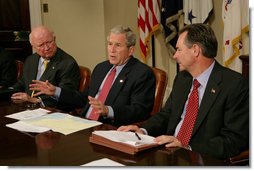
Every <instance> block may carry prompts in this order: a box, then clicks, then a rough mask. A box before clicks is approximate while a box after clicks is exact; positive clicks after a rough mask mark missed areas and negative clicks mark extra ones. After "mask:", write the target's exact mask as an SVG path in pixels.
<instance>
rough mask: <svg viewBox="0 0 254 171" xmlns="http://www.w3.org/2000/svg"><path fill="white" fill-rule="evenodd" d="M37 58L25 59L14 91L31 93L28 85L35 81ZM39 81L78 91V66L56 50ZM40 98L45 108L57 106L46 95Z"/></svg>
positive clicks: (65, 54)
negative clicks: (20, 76)
mask: <svg viewBox="0 0 254 171" xmlns="http://www.w3.org/2000/svg"><path fill="white" fill-rule="evenodd" d="M39 58H40V56H39V55H38V54H37V53H35V54H33V55H31V56H28V57H27V59H26V61H25V63H24V68H23V74H22V78H21V79H20V80H19V81H18V82H17V83H16V84H15V85H14V86H13V88H14V89H17V90H19V91H25V92H26V93H28V94H31V93H32V92H31V91H30V90H29V84H30V83H31V81H32V80H34V79H36V75H37V71H38V63H39ZM40 80H41V81H46V80H48V81H49V82H50V83H51V84H53V85H55V86H58V87H61V88H66V89H75V90H78V88H79V81H80V72H79V66H78V64H77V62H76V61H75V59H74V58H73V57H72V56H70V55H69V54H67V53H66V52H64V51H63V50H61V49H60V48H58V49H57V52H56V54H55V56H54V57H52V58H51V59H50V62H49V63H48V65H47V68H46V70H45V71H44V73H43V75H42V76H41V78H40ZM40 97H41V99H42V100H43V103H44V104H45V106H50V107H56V106H57V101H56V100H55V99H53V98H52V97H50V96H46V95H42V96H40ZM58 107H59V106H58ZM64 108H65V107H64ZM61 109H62V108H61Z"/></svg>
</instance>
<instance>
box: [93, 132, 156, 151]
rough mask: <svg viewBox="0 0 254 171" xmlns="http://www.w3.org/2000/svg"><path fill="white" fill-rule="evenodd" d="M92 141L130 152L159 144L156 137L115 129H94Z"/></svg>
mask: <svg viewBox="0 0 254 171" xmlns="http://www.w3.org/2000/svg"><path fill="white" fill-rule="evenodd" d="M89 140H90V142H92V143H95V144H99V145H103V146H106V147H109V148H113V149H115V150H118V151H122V152H125V153H128V154H136V153H137V152H139V151H143V150H146V149H149V148H152V147H156V146H158V145H159V144H157V143H155V142H154V137H152V136H148V135H143V134H138V135H136V134H135V133H134V132H121V131H115V130H109V131H94V132H93V133H92V136H91V137H90V139H89Z"/></svg>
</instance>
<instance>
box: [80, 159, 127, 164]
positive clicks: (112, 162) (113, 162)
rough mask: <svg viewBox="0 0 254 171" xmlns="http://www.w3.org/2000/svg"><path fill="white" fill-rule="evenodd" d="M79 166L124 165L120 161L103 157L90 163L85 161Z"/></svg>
mask: <svg viewBox="0 0 254 171" xmlns="http://www.w3.org/2000/svg"><path fill="white" fill-rule="evenodd" d="M81 166H124V165H123V164H121V163H118V162H115V161H113V160H110V159H108V158H103V159H99V160H95V161H92V162H90V163H86V164H84V165H81Z"/></svg>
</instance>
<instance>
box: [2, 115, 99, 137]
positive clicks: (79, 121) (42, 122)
mask: <svg viewBox="0 0 254 171" xmlns="http://www.w3.org/2000/svg"><path fill="white" fill-rule="evenodd" d="M100 124H101V123H100V122H97V121H91V120H87V119H83V118H79V117H75V116H72V115H69V114H65V113H60V112H57V113H52V114H47V115H43V116H41V117H36V118H32V119H25V120H21V121H18V122H15V123H12V124H7V125H6V126H7V127H10V128H13V129H17V130H20V131H24V132H45V131H48V130H53V131H55V132H60V133H62V134H65V135H68V134H71V133H73V132H76V131H80V130H82V129H87V128H90V127H93V126H97V125H100Z"/></svg>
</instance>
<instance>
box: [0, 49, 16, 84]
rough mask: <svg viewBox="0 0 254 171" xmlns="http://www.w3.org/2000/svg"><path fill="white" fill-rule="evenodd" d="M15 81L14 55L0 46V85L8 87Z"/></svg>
mask: <svg viewBox="0 0 254 171" xmlns="http://www.w3.org/2000/svg"><path fill="white" fill-rule="evenodd" d="M16 82H17V66H16V63H15V57H14V55H13V54H12V53H11V52H9V51H7V50H5V49H4V48H2V47H0V86H2V87H9V86H11V85H13V84H14V83H16Z"/></svg>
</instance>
